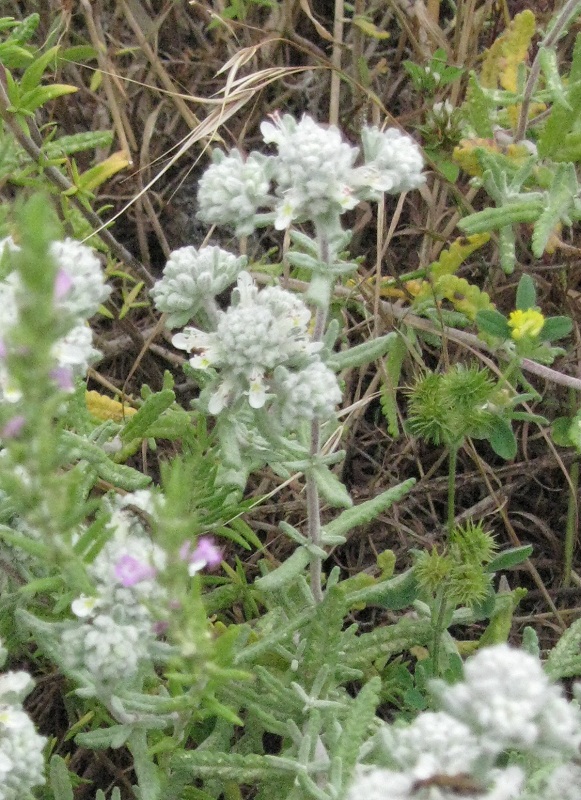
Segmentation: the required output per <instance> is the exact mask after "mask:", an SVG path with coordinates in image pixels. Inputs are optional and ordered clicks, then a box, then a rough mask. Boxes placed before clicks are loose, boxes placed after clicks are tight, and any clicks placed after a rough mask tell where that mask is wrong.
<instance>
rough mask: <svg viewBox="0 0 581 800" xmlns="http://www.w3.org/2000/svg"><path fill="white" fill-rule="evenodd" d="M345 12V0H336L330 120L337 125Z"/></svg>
mask: <svg viewBox="0 0 581 800" xmlns="http://www.w3.org/2000/svg"><path fill="white" fill-rule="evenodd" d="M344 13H345V9H344V5H343V0H335V18H334V20H333V54H332V56H331V64H332V65H333V71H332V72H331V98H330V101H329V122H330V123H331V125H337V123H338V122H339V95H340V90H341V48H342V46H343V15H344Z"/></svg>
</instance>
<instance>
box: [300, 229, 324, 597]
mask: <svg viewBox="0 0 581 800" xmlns="http://www.w3.org/2000/svg"><path fill="white" fill-rule="evenodd" d="M318 239H319V259H320V261H321V263H322V264H328V263H329V240H328V238H327V236H326V235H325V233H324V232H322V231H321V230H320V229H319V230H318ZM326 323H327V309H326V308H317V311H316V314H315V326H314V330H313V341H314V342H320V341H321V340H322V338H323V334H324V333H325V325H326ZM320 449H321V423H320V422H319V420H318V419H317V418H316V417H315V419H314V420H313V421H312V423H311V441H310V455H311V459H312V461H315V459H316V458H317V457H318V455H319V451H320ZM306 484H307V520H308V522H307V530H308V536H309V540H310V541H311V543H312V544H314V545H316V546H317V547H321V544H322V541H321V503H320V499H319V488H318V486H317V483H316V481H315V478H314V476H313V474H312V472H311V471H310V470H309V471H308V472H307V474H306ZM310 575H311V591H312V593H313V597H314V599H315V602H316V603H320V602H321V601H322V600H323V586H322V559H321V557H320V556H317V555H315V554H312V555H311V563H310Z"/></svg>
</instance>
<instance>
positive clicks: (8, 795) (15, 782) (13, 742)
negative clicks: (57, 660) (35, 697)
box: [0, 646, 46, 800]
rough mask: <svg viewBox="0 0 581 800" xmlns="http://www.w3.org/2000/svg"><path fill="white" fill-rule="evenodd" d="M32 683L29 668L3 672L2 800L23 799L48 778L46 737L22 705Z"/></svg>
mask: <svg viewBox="0 0 581 800" xmlns="http://www.w3.org/2000/svg"><path fill="white" fill-rule="evenodd" d="M1 650H2V648H1V646H0V651H1ZM0 656H1V652H0ZM1 660H3V659H1ZM33 685H34V684H33V681H32V679H31V677H30V675H28V674H27V673H26V672H6V673H4V674H3V675H0V800H22V798H24V797H28V796H29V792H30V790H31V789H32V788H34V787H35V786H40V785H42V784H43V783H44V782H45V781H44V774H43V772H44V758H43V754H42V750H43V748H44V745H45V744H46V738H45V737H44V736H39V735H38V733H37V732H36V731H35V729H34V725H33V723H32V722H31V720H30V718H29V717H28V715H27V714H26V712H25V711H24V710H23V708H22V701H23V700H24V698H25V697H26V695H27V694H28V693H29V692H30V690H31V689H32V687H33Z"/></svg>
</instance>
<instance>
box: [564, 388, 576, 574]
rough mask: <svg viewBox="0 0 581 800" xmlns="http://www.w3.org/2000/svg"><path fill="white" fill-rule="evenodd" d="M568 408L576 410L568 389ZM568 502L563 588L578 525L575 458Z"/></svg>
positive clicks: (570, 473) (571, 391) (569, 569)
mask: <svg viewBox="0 0 581 800" xmlns="http://www.w3.org/2000/svg"><path fill="white" fill-rule="evenodd" d="M569 407H570V409H571V411H572V413H573V414H574V413H575V410H576V409H577V397H576V395H575V393H574V392H573V390H572V389H569ZM568 485H569V502H568V504H567V523H566V527H565V542H564V544H563V586H570V585H571V573H572V571H573V555H574V552H575V545H576V544H577V528H578V525H579V504H578V500H577V497H578V494H579V459H578V458H576V459H575V461H574V462H573V463H572V464H571V469H570V471H569V481H568Z"/></svg>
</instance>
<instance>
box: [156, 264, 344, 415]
mask: <svg viewBox="0 0 581 800" xmlns="http://www.w3.org/2000/svg"><path fill="white" fill-rule="evenodd" d="M310 316H311V314H310V311H309V309H308V308H307V307H306V305H305V304H304V303H303V301H302V300H301V299H300V298H299V297H297V296H296V295H294V294H291V293H290V292H286V291H285V290H283V289H281V288H280V287H278V286H272V287H267V288H265V289H263V290H262V291H260V292H259V291H258V289H257V287H256V286H255V284H254V282H253V280H252V278H251V276H250V275H249V274H248V273H246V272H242V273H241V274H240V276H239V278H238V287H237V289H236V290H235V292H234V304H233V305H232V306H230V307H229V308H228V310H227V311H220V312H218V323H217V327H216V330H215V331H212V332H210V333H206V332H203V331H200V330H197V329H196V328H185V329H184V331H183V332H182V333H178V334H176V335H175V336H174V337H173V340H172V341H173V344H174V345H175V346H176V347H179V348H181V349H183V350H187V351H192V350H199V351H200V353H199V354H198V355H195V356H194V357H193V358H191V359H190V364H191V365H192V367H194V368H196V369H209V368H214V370H215V371H216V372H215V379H214V381H213V384H212V388H211V392H210V396H209V400H208V411H209V412H210V413H211V414H219V413H220V412H221V411H222V410H223V409H224V408H226V407H229V408H231V407H233V406H234V405H235V404H237V403H238V402H239V401H240V400H244V401H245V402H247V403H248V404H249V405H250V407H251V408H253V409H261V408H263V407H265V405H266V404H267V401H269V400H272V401H273V402H272V403H271V406H272V410H273V413H274V414H275V416H276V417H278V418H279V419H280V421H281V422H282V423H283V425H284V426H285V427H286V428H288V427H289V426H291V427H292V426H295V427H296V425H298V422H299V421H300V419H313V418H314V417H315V416H317V417H319V418H323V419H326V418H328V417H330V415H331V414H332V413H333V409H334V407H335V405H336V404H337V403H338V402H339V401H340V399H341V392H340V390H339V387H338V384H337V380H336V378H335V375H334V374H333V373H332V372H331V370H329V369H328V368H327V367H326V366H325V365H324V364H323V363H322V362H321V361H320V360H319V356H318V352H319V350H320V349H321V346H322V345H321V344H320V343H313V342H312V341H311V340H310V337H309V335H308V324H309V320H310ZM297 389H299V391H297V393H296V395H295V391H296V390H297Z"/></svg>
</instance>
